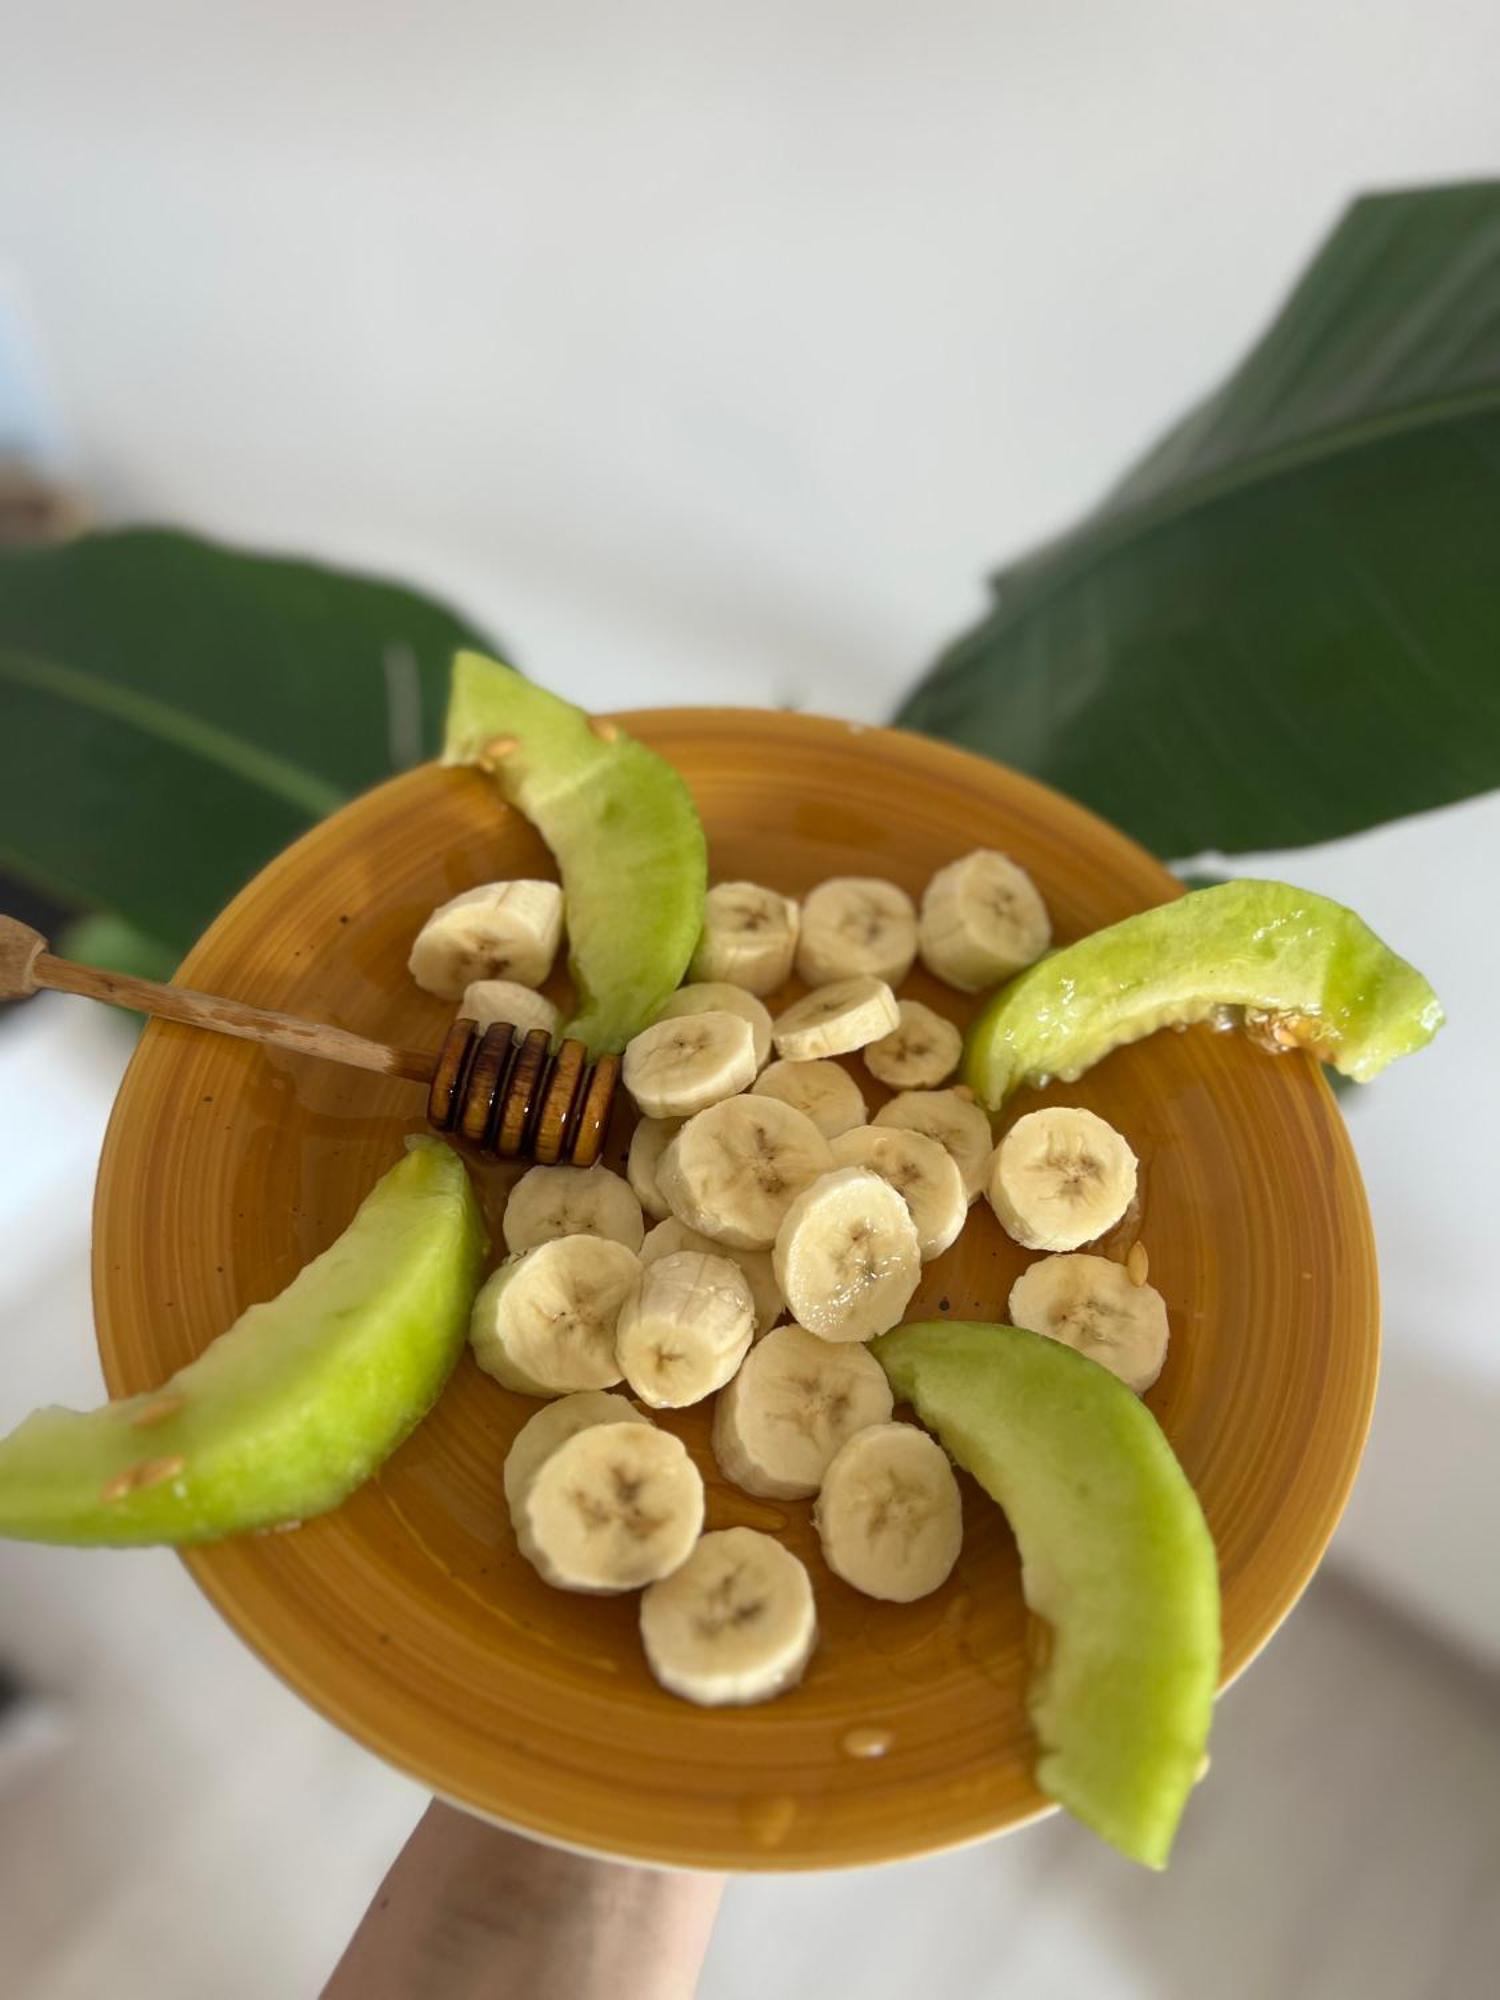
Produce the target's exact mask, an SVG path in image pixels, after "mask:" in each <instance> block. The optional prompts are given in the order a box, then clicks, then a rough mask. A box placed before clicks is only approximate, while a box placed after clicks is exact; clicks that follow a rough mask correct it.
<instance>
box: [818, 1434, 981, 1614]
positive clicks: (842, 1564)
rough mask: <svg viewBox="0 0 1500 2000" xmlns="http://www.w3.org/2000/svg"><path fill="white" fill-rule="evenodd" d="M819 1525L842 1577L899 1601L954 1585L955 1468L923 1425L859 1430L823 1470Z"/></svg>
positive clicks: (959, 1521) (826, 1554)
mask: <svg viewBox="0 0 1500 2000" xmlns="http://www.w3.org/2000/svg"><path fill="white" fill-rule="evenodd" d="M813 1524H814V1526H815V1527H816V1528H817V1531H818V1539H819V1541H820V1542H821V1543H822V1545H823V1560H824V1561H825V1562H826V1563H827V1564H828V1567H829V1568H830V1569H831V1570H832V1571H833V1572H834V1574H835V1575H836V1576H841V1577H842V1578H843V1579H844V1581H845V1583H848V1584H852V1585H853V1587H854V1588H855V1589H856V1590H862V1591H863V1592H864V1594H865V1595H866V1597H883V1598H885V1599H886V1600H888V1601H889V1602H890V1603H892V1604H910V1603H911V1602H912V1601H913V1599H915V1598H918V1597H926V1596H927V1595H928V1594H929V1592H931V1591H934V1590H936V1589H937V1588H938V1586H939V1585H940V1584H942V1583H946V1582H947V1580H948V1577H949V1574H950V1573H951V1571H952V1569H953V1565H954V1564H955V1563H956V1562H957V1561H958V1552H959V1549H960V1548H961V1547H962V1546H963V1535H964V1524H963V1503H962V1501H961V1500H960V1498H959V1491H958V1481H957V1480H956V1479H955V1478H954V1477H953V1468H952V1466H951V1465H950V1464H949V1463H948V1459H947V1455H946V1454H945V1452H944V1451H943V1448H942V1446H941V1445H940V1444H938V1443H937V1442H936V1441H935V1440H934V1439H932V1438H930V1437H929V1436H928V1435H927V1433H926V1431H919V1430H918V1429H917V1427H916V1425H915V1424H875V1425H872V1426H871V1427H870V1428H869V1429H867V1430H861V1431H856V1432H855V1434H854V1436H853V1437H851V1438H850V1439H849V1441H848V1443H847V1444H845V1445H844V1446H843V1447H842V1449H841V1450H840V1451H839V1452H838V1454H837V1456H836V1457H835V1458H834V1460H833V1463H832V1464H831V1465H830V1466H829V1468H828V1470H827V1471H826V1472H825V1473H824V1475H823V1484H822V1487H821V1489H820V1491H819V1493H818V1498H817V1501H816V1504H815V1505H814V1507H813Z"/></svg>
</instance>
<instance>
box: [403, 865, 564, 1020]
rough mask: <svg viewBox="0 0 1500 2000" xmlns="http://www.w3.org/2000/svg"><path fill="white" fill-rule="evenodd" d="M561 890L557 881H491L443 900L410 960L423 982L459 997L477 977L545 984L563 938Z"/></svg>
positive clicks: (434, 990) (420, 933) (447, 996)
mask: <svg viewBox="0 0 1500 2000" xmlns="http://www.w3.org/2000/svg"><path fill="white" fill-rule="evenodd" d="M562 925H563V900H562V890H561V889H559V888H558V886H557V884H556V883H555V882H486V883H485V884H484V886H483V887H482V888H479V889H465V890H464V892H463V894H462V895H461V896H454V897H453V898H452V899H451V901H449V902H446V903H441V904H439V906H438V907H437V909H435V910H434V911H433V913H432V915H431V916H430V917H429V918H428V919H427V921H426V923H425V924H423V926H422V928H421V930H419V931H418V932H417V938H416V942H415V944H413V946H412V948H411V957H410V958H409V959H408V960H407V966H408V969H409V970H410V972H411V976H412V978H413V979H415V980H416V982H417V984H418V986H422V987H425V988H426V990H427V991H428V992H429V993H436V994H438V995H440V997H441V998H442V999H444V1000H456V999H457V998H458V997H459V995H460V994H461V993H462V992H463V990H464V988H465V987H466V986H470V985H473V984H474V983H475V982H476V981H478V980H488V979H508V980H510V979H513V980H516V981H517V982H518V983H519V984H520V985H522V986H540V985H541V983H542V981H543V980H544V979H545V978H546V977H547V974H548V973H549V972H550V971H551V970H552V961H553V959H555V958H556V956H557V947H558V945H559V944H560V943H561V942H562Z"/></svg>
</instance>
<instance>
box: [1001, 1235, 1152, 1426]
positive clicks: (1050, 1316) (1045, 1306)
mask: <svg viewBox="0 0 1500 2000" xmlns="http://www.w3.org/2000/svg"><path fill="white" fill-rule="evenodd" d="M1010 1318H1011V1324H1012V1325H1013V1326H1024V1327H1027V1328H1028V1329H1029V1330H1030V1331H1031V1332H1032V1333H1045V1334H1046V1335H1047V1337H1048V1339H1049V1340H1060V1341H1061V1342H1062V1343H1063V1345H1064V1346H1065V1347H1076V1348H1077V1350H1078V1352H1079V1353H1080V1354H1086V1355H1087V1356H1088V1358H1089V1360H1090V1361H1097V1362H1099V1363H1101V1365H1102V1366H1104V1367H1105V1368H1107V1369H1108V1370H1109V1372H1110V1374H1111V1375H1118V1376H1119V1378H1120V1380H1121V1381H1122V1382H1123V1383H1124V1384H1125V1386H1126V1388H1127V1389H1134V1390H1135V1392H1136V1394H1137V1395H1138V1396H1140V1395H1144V1393H1145V1392H1146V1390H1147V1389H1149V1388H1150V1387H1151V1384H1152V1383H1153V1382H1154V1381H1155V1380H1156V1378H1157V1376H1158V1375H1160V1373H1161V1371H1162V1364H1163V1362H1164V1361H1165V1360H1166V1358H1167V1304H1166V1300H1165V1299H1164V1298H1163V1297H1162V1295H1161V1293H1160V1292H1159V1291H1157V1289H1156V1287H1155V1286H1154V1285H1146V1284H1141V1285H1138V1284H1136V1283H1135V1281H1134V1280H1133V1279H1132V1278H1131V1276H1130V1273H1129V1272H1128V1271H1127V1270H1126V1269H1125V1266H1124V1265H1123V1264H1116V1263H1113V1262H1112V1261H1111V1260H1110V1259H1109V1258H1108V1257H1090V1256H1088V1255H1086V1254H1083V1253H1080V1252H1077V1251H1075V1252H1074V1253H1073V1254H1072V1255H1071V1256H1066V1257H1043V1258H1041V1259H1040V1260H1039V1261H1038V1262H1037V1263H1035V1264H1031V1265H1029V1266H1028V1267H1027V1268H1026V1270H1024V1271H1023V1272H1022V1273H1021V1275H1020V1277H1019V1278H1017V1280H1016V1282H1015V1283H1014V1284H1013V1285H1012V1286H1011V1288H1010Z"/></svg>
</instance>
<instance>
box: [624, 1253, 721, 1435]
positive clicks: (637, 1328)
mask: <svg viewBox="0 0 1500 2000" xmlns="http://www.w3.org/2000/svg"><path fill="white" fill-rule="evenodd" d="M754 1337H755V1300H754V1297H753V1295H752V1294H751V1291H750V1285H749V1282H748V1280H747V1279H746V1277H745V1274H744V1272H743V1271H742V1270H741V1269H740V1267H739V1265H738V1264H736V1263H734V1262H733V1261H732V1260H731V1259H730V1258H728V1257H724V1256H706V1255H705V1254H704V1253H703V1252H702V1251H701V1250H677V1251H674V1252H673V1253H672V1255H671V1256H668V1257H658V1258H656V1259H655V1260H654V1261H653V1262H652V1263H650V1264H648V1265H646V1266H645V1268H644V1269H643V1270H642V1272H641V1275H640V1277H639V1279H638V1280H637V1282H636V1287H635V1290H634V1291H633V1292H632V1293H631V1294H630V1296H629V1298H628V1299H626V1301H625V1304H624V1305H623V1306H622V1307H621V1309H620V1320H619V1325H618V1327H617V1328H616V1331H615V1347H616V1350H617V1352H618V1354H619V1357H620V1367H621V1369H622V1371H623V1373H624V1376H625V1380H626V1381H627V1382H628V1383H629V1384H630V1386H631V1388H632V1389H634V1391H635V1393H636V1394H637V1395H638V1396H639V1397H640V1399H641V1401H642V1402H643V1403H649V1404H650V1405H651V1407H652V1409H653V1410H682V1409H686V1408H687V1406H688V1405H689V1404H690V1403H701V1402H702V1401H703V1398H704V1397H705V1396H711V1395H712V1394H713V1392H714V1390H715V1389H722V1388H723V1386H724V1384H725V1383H726V1382H728V1381H729V1380H730V1379H731V1378H732V1377H733V1375H734V1373H735V1370H736V1369H737V1368H738V1367H739V1365H740V1363H741V1362H742V1361H743V1360H744V1358H745V1356H746V1354H747V1353H748V1352H749V1349H750V1342H751V1341H752V1340H753V1339H754Z"/></svg>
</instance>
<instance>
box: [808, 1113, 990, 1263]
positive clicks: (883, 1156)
mask: <svg viewBox="0 0 1500 2000" xmlns="http://www.w3.org/2000/svg"><path fill="white" fill-rule="evenodd" d="M829 1143H830V1145H831V1146H832V1149H833V1157H834V1159H835V1161H836V1162H837V1164H838V1165H839V1166H841V1167H866V1168H868V1169H869V1171H870V1172H871V1173H872V1174H879V1176H880V1178H881V1179H882V1180H883V1181H888V1182H889V1183H890V1185H891V1186H892V1187H893V1188H894V1189H895V1190H896V1192H897V1194H899V1195H900V1197H901V1199H902V1200H903V1201H904V1202H905V1203H906V1206H907V1211H908V1213H909V1214H910V1216H911V1219H912V1223H913V1226H914V1227H915V1229H916V1232H917V1250H918V1252H919V1254H920V1256H921V1259H922V1262H923V1263H924V1264H930V1263H931V1262H932V1260H933V1258H934V1257H941V1256H942V1254H943V1252H944V1251H945V1250H946V1249H947V1248H948V1247H949V1245H950V1244H952V1243H955V1242H956V1241H957V1240H958V1237H959V1234H960V1232H961V1231H962V1229H963V1226H964V1224H965V1222H967V1220H968V1218H969V1199H968V1196H967V1195H966V1194H965V1193H964V1184H963V1178H962V1176H961V1175H960V1173H959V1171H958V1166H957V1164H956V1162H955V1161H954V1158H953V1155H952V1154H951V1153H948V1152H946V1151H945V1150H944V1149H943V1148H942V1147H941V1146H940V1145H939V1144H938V1142H937V1140H936V1139H929V1138H928V1137H927V1135H926V1133H924V1132H906V1131H902V1130H900V1129H899V1128H898V1127H896V1126H894V1125H861V1126H860V1127H859V1128H858V1129H857V1130H856V1131H853V1132H845V1133H843V1134H842V1135H841V1136H840V1137H839V1138H837V1139H833V1140H830V1142H829Z"/></svg>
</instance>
